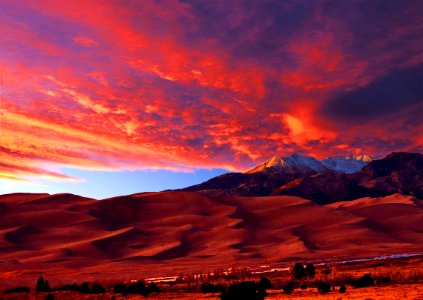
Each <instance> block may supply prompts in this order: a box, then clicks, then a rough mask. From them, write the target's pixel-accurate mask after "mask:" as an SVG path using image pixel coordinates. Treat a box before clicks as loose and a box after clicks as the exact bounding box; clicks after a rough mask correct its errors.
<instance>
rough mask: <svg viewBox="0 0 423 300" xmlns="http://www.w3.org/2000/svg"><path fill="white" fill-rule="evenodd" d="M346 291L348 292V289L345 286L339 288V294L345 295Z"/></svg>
mask: <svg viewBox="0 0 423 300" xmlns="http://www.w3.org/2000/svg"><path fill="white" fill-rule="evenodd" d="M346 291H347V287H346V286H345V285H341V286H340V287H339V292H340V293H341V294H344V293H345V292H346Z"/></svg>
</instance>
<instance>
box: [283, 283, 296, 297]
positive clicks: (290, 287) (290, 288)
mask: <svg viewBox="0 0 423 300" xmlns="http://www.w3.org/2000/svg"><path fill="white" fill-rule="evenodd" d="M294 288H295V284H294V283H293V282H290V283H288V284H286V285H285V286H283V287H282V289H283V292H284V293H285V294H287V295H289V294H291V293H292V292H293V291H294Z"/></svg>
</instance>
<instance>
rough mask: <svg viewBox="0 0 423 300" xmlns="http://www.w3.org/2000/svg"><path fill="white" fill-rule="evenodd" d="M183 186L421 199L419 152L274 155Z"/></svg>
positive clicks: (320, 199) (241, 192)
mask: <svg viewBox="0 0 423 300" xmlns="http://www.w3.org/2000/svg"><path fill="white" fill-rule="evenodd" d="M183 190H186V191H196V192H201V193H204V194H207V195H237V196H269V195H291V196H298V197H301V198H305V199H309V200H313V201H315V202H317V203H319V204H327V203H333V202H336V201H340V200H353V199H358V198H361V197H380V196H386V195H391V194H394V193H401V194H405V195H412V196H415V197H417V198H420V199H422V198H423V155H422V154H419V153H407V152H394V153H391V154H389V155H388V156H386V157H385V158H383V159H379V160H372V159H371V158H370V157H369V156H367V155H360V156H357V157H353V156H350V157H347V158H327V159H324V160H317V159H315V158H312V157H306V156H300V155H296V154H294V155H291V156H288V157H285V158H282V157H280V156H274V157H272V158H271V159H269V160H267V161H266V162H264V163H262V164H260V165H258V166H256V167H254V168H252V169H250V170H248V171H246V172H244V173H227V174H223V175H220V176H217V177H214V178H212V179H210V180H208V181H206V182H204V183H201V184H198V185H194V186H191V187H188V188H185V189H183Z"/></svg>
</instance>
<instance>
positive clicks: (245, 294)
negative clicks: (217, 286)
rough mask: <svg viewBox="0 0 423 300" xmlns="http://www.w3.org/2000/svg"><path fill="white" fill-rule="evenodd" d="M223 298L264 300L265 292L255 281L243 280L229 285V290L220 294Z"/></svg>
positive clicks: (224, 299)
mask: <svg viewBox="0 0 423 300" xmlns="http://www.w3.org/2000/svg"><path fill="white" fill-rule="evenodd" d="M220 299H222V300H240V299H242V300H263V299H264V294H263V292H262V291H259V290H258V285H257V284H256V283H255V282H254V281H243V282H239V283H235V284H232V285H230V286H229V288H228V290H227V291H224V292H222V294H221V295H220Z"/></svg>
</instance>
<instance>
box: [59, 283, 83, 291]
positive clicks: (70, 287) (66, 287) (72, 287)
mask: <svg viewBox="0 0 423 300" xmlns="http://www.w3.org/2000/svg"><path fill="white" fill-rule="evenodd" d="M56 291H77V292H79V287H78V284H76V283H74V284H64V285H61V286H59V287H57V288H56Z"/></svg>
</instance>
